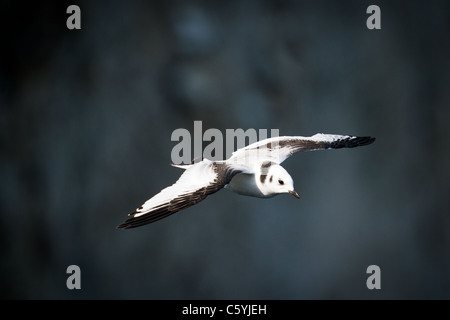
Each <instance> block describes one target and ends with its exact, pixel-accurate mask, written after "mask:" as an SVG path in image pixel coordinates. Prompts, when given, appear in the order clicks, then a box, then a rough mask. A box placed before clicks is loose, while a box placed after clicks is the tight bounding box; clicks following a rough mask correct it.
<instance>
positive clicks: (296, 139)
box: [118, 133, 375, 229]
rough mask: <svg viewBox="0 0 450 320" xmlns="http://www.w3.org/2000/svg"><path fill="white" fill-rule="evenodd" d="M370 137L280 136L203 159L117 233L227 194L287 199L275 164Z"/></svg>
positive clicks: (288, 189)
mask: <svg viewBox="0 0 450 320" xmlns="http://www.w3.org/2000/svg"><path fill="white" fill-rule="evenodd" d="M374 141H375V138H373V137H355V136H342V135H332V134H322V133H318V134H316V135H314V136H311V137H301V136H293V137H291V136H285V137H274V138H268V139H264V140H261V141H258V142H255V143H252V144H250V145H248V146H246V147H244V148H241V149H239V150H237V151H235V152H234V153H233V154H232V155H231V157H230V158H229V159H228V160H224V161H211V160H208V159H204V160H202V161H200V162H197V163H193V164H188V165H173V166H175V167H179V168H182V169H185V171H184V172H183V174H182V175H181V176H180V178H179V179H178V180H177V182H175V183H174V184H173V185H171V186H169V187H167V188H165V189H163V190H161V192H159V193H158V194H156V195H155V196H153V197H152V198H150V199H149V200H147V201H146V202H145V203H144V204H143V205H142V206H141V207H139V208H137V209H136V211H134V212H133V213H130V214H129V216H130V218H129V219H127V220H126V221H125V222H123V223H122V224H120V225H119V226H118V228H124V229H129V228H135V227H139V226H142V225H145V224H148V223H151V222H155V221H157V220H160V219H162V218H165V217H167V216H169V215H171V214H173V213H175V212H177V211H179V210H181V209H185V208H187V207H190V206H192V205H194V204H196V203H198V202H200V201H202V200H203V199H205V198H206V197H207V196H208V195H210V194H212V193H215V192H217V191H219V190H220V189H222V188H224V187H225V188H228V189H230V190H231V191H233V192H236V193H238V194H241V195H246V196H252V197H259V198H270V197H273V196H276V195H278V194H282V193H290V194H292V195H293V196H295V197H296V198H300V196H299V195H298V193H297V192H296V191H295V190H294V181H293V180H292V177H291V176H290V175H289V173H288V172H287V171H286V170H285V169H284V168H283V167H282V166H280V164H281V163H282V162H283V161H284V160H286V159H287V158H289V157H290V156H291V155H293V154H294V153H296V152H299V151H311V150H325V149H340V148H354V147H359V146H364V145H368V144H371V143H372V142H374Z"/></svg>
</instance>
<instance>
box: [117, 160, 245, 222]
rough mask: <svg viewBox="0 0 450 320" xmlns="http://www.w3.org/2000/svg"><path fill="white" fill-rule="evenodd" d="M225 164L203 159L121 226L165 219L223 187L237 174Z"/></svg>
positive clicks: (237, 171) (131, 214)
mask: <svg viewBox="0 0 450 320" xmlns="http://www.w3.org/2000/svg"><path fill="white" fill-rule="evenodd" d="M239 172H242V171H240V170H237V169H235V168H232V167H230V166H228V165H227V164H225V163H218V162H211V161H209V160H204V161H202V162H198V163H196V164H194V165H192V166H189V168H187V169H186V170H185V171H184V172H183V174H182V175H181V176H180V178H179V179H178V180H177V182H175V183H174V184H173V185H171V186H169V187H167V188H165V189H163V190H161V192H159V193H158V194H156V195H155V196H153V197H152V198H150V199H149V200H147V201H146V202H145V203H144V204H143V205H142V206H141V207H139V208H138V209H136V211H135V212H133V213H130V214H129V216H130V218H129V219H127V220H126V221H125V222H123V223H122V224H120V225H119V226H118V228H123V229H130V228H135V227H139V226H142V225H145V224H148V223H151V222H155V221H157V220H160V219H162V218H165V217H167V216H169V215H171V214H173V213H175V212H177V211H179V210H181V209H185V208H187V207H190V206H192V205H194V204H196V203H198V202H200V201H202V200H203V199H205V198H206V197H207V196H208V195H210V194H212V193H214V192H216V191H218V190H220V189H222V188H223V186H224V185H225V184H227V183H229V181H230V180H231V179H232V178H233V176H234V175H236V174H237V173H239Z"/></svg>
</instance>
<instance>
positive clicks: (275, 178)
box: [261, 164, 300, 199]
mask: <svg viewBox="0 0 450 320" xmlns="http://www.w3.org/2000/svg"><path fill="white" fill-rule="evenodd" d="M266 169H267V170H266V172H264V168H262V170H261V171H262V172H261V173H262V175H264V174H265V173H266V176H265V178H261V182H262V184H263V185H264V189H266V190H267V191H268V192H270V193H273V194H280V193H290V194H292V195H293V196H294V197H296V198H297V199H300V196H299V195H298V193H297V192H296V191H295V190H294V180H292V177H291V175H290V174H289V173H288V172H287V171H286V170H285V169H284V168H283V167H282V166H280V165H277V164H272V165H270V166H268V167H267V168H266ZM263 180H264V181H263Z"/></svg>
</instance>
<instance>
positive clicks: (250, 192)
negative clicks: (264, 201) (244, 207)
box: [227, 173, 273, 198]
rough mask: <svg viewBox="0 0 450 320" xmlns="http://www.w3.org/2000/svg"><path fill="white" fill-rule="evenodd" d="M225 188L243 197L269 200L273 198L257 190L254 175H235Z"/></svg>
mask: <svg viewBox="0 0 450 320" xmlns="http://www.w3.org/2000/svg"><path fill="white" fill-rule="evenodd" d="M227 188H228V189H230V190H231V191H233V192H236V193H237V194H240V195H244V196H250V197H258V198H270V197H272V196H273V195H265V194H263V193H262V192H261V191H260V190H259V188H258V186H257V184H256V180H255V175H254V174H244V173H240V174H237V175H235V176H234V178H233V179H232V180H231V182H230V183H229V184H228V187H227Z"/></svg>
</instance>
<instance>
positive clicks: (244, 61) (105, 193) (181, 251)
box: [0, 0, 450, 299]
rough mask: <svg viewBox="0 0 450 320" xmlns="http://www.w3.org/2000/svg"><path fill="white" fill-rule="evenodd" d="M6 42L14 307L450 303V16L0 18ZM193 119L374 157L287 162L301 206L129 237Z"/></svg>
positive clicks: (85, 14) (85, 10) (295, 10)
mask: <svg viewBox="0 0 450 320" xmlns="http://www.w3.org/2000/svg"><path fill="white" fill-rule="evenodd" d="M70 4H77V5H79V6H80V8H81V27H82V29H81V30H68V29H67V27H66V19H67V18H68V17H69V14H66V8H67V6H68V5H70ZM371 4H376V5H378V6H379V7H380V8H381V27H382V29H381V30H368V29H367V27H366V20H367V18H368V17H369V15H368V14H367V13H366V9H367V7H368V6H369V5H371ZM0 32H1V35H2V36H1V47H2V49H1V53H0V55H1V61H0V113H1V114H0V128H1V140H0V141H1V142H0V143H1V153H0V181H1V185H0V188H1V193H0V196H1V202H0V210H1V215H0V259H1V260H0V261H1V263H0V274H1V276H0V297H1V298H12V299H79V298H83V299H422V298H423V299H449V298H450V275H449V270H450V216H449V214H450V212H449V211H450V210H449V209H450V205H449V204H450V201H449V185H448V182H449V179H450V170H449V169H450V168H449V154H450V148H449V146H450V126H449V119H450V90H449V89H450V59H449V57H450V41H449V38H450V37H449V32H450V3H449V2H448V1H408V2H404V1H378V0H377V1H308V2H301V1H221V2H212V1H159V2H156V1H127V2H125V1H95V2H94V1H76V2H65V1H59V2H58V3H57V2H56V1H36V2H32V3H27V4H26V5H25V4H23V3H20V2H17V1H2V2H1V19H0ZM194 120H201V121H203V130H206V129H208V128H218V129H220V130H225V129H227V128H230V129H237V128H243V129H249V128H255V129H264V128H266V129H279V130H280V135H303V136H309V135H313V134H315V133H317V132H324V133H336V134H352V135H371V136H375V137H376V138H377V140H376V142H375V143H374V144H372V145H370V146H367V147H363V148H357V149H342V150H333V151H321V152H311V153H304V154H299V155H297V156H295V157H292V158H290V159H289V160H287V161H286V162H285V163H284V164H283V165H284V167H285V168H286V169H287V170H288V171H289V172H290V173H291V175H292V177H293V178H294V181H295V185H296V189H297V191H298V192H299V193H300V194H301V197H302V198H301V200H296V199H295V198H294V197H292V196H289V195H281V196H278V197H275V198H272V199H269V200H261V199H255V198H249V197H242V196H238V195H236V194H233V193H231V192H228V191H221V192H219V193H216V194H214V195H212V196H210V197H208V198H207V199H206V200H205V201H203V202H201V203H199V204H198V205H196V206H194V207H191V208H189V209H187V210H184V211H181V212H179V213H178V214H175V215H173V216H170V217H169V218H166V219H164V220H161V221H158V222H156V223H154V224H151V225H148V226H145V227H142V228H138V229H132V230H118V229H116V226H117V225H118V224H119V223H121V222H123V221H124V220H125V219H126V218H127V214H128V213H129V212H131V211H133V210H134V209H135V208H137V207H139V206H140V205H141V204H142V203H143V202H144V201H146V200H147V199H148V198H149V197H150V196H152V195H154V194H155V193H157V192H159V190H161V189H162V188H164V187H166V186H168V185H170V184H172V183H173V182H174V181H175V180H176V179H177V178H178V176H179V175H180V173H181V170H180V169H177V168H173V167H171V166H170V163H171V150H172V148H173V147H174V146H175V145H176V144H177V143H176V142H172V141H171V134H172V132H173V130H175V129H177V128H186V129H188V130H189V131H191V132H193V123H194ZM223 132H224V131H223ZM72 264H76V265H78V266H79V267H80V268H81V290H68V289H67V287H66V279H67V277H68V276H69V275H68V274H66V268H67V267H68V266H69V265H72ZM373 264H375V265H378V266H379V267H380V269H381V290H368V289H367V287H366V280H367V277H368V276H369V275H368V274H366V269H367V267H368V266H369V265H373Z"/></svg>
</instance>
